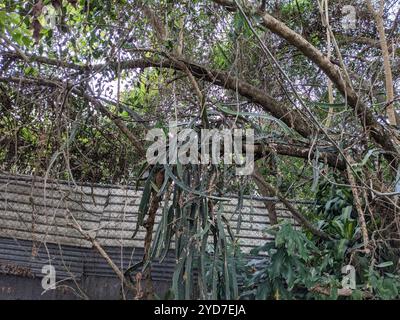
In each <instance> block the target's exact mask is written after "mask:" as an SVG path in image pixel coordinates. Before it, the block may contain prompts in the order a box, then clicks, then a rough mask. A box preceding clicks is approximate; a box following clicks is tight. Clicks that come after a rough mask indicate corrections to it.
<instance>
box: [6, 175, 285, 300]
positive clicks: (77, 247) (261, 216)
mask: <svg viewBox="0 0 400 320" xmlns="http://www.w3.org/2000/svg"><path fill="white" fill-rule="evenodd" d="M141 193H142V191H141V190H138V191H136V190H135V189H134V188H132V187H129V186H115V185H112V186H111V185H98V184H96V185H87V184H80V185H72V184H70V183H68V182H65V181H53V180H48V181H45V180H44V179H43V178H38V177H36V178H34V177H31V176H20V175H18V176H15V175H8V174H0V298H1V297H3V298H7V297H14V298H15V297H21V293H18V292H19V291H18V286H19V284H18V283H19V282H18V281H20V280H18V279H20V278H21V277H23V278H24V279H25V282H24V285H22V284H20V285H22V286H23V287H24V288H25V289H26V288H27V287H26V284H27V283H28V282H29V281H33V283H32V288H31V289H30V290H31V295H32V297H31V298H41V297H42V296H41V295H40V294H38V292H40V288H37V287H38V284H37V283H36V284H34V279H40V278H41V277H42V276H43V274H42V273H41V269H42V266H43V265H46V264H51V265H53V266H55V268H56V270H57V280H58V281H61V282H60V284H61V285H60V288H62V287H63V286H62V284H63V283H68V286H67V285H66V286H65V288H67V287H68V288H69V287H70V288H69V289H68V290H66V291H65V292H66V293H65V292H64V291H63V292H64V294H61V293H60V292H59V291H57V292H52V293H49V292H48V293H46V295H45V296H44V297H47V298H51V299H52V298H54V299H55V298H60V297H61V298H62V297H69V298H71V297H80V298H82V292H80V290H81V288H79V287H78V283H79V285H81V286H82V287H85V289H86V292H91V295H90V298H93V297H94V298H117V296H118V294H119V291H118V290H119V289H118V288H119V285H120V284H119V283H118V280H116V278H115V275H114V273H113V271H112V269H111V268H110V267H109V266H108V264H107V263H106V262H105V260H104V258H103V257H101V256H100V255H99V254H98V253H97V251H95V250H94V249H93V246H92V243H91V242H90V241H88V240H86V239H85V238H84V237H83V236H82V235H81V234H80V233H79V232H78V231H77V230H75V229H74V228H72V227H71V219H72V217H73V219H75V220H76V221H77V222H78V223H79V224H80V225H81V227H82V229H84V230H86V231H89V232H90V234H91V236H92V237H93V238H95V239H96V240H97V241H98V242H99V243H100V245H101V246H103V248H104V249H105V251H106V252H107V253H108V255H109V256H110V258H111V259H112V260H113V261H114V262H115V264H116V265H117V266H119V267H120V269H121V270H126V269H127V268H128V267H129V266H132V265H133V264H135V263H137V262H139V261H141V259H142V256H143V246H144V244H143V241H144V235H145V230H144V228H141V229H140V230H139V232H138V233H137V234H136V236H135V238H133V239H132V235H133V233H134V229H135V226H136V221H137V212H138V206H139V202H140V198H141ZM264 200H266V199H264ZM267 200H271V199H267ZM237 202H238V200H237V198H235V197H232V198H231V201H229V202H227V203H225V204H224V213H223V214H224V216H225V217H226V219H227V221H229V222H230V224H231V227H232V230H236V225H237V223H238V220H239V219H240V220H241V227H240V229H239V230H238V232H237V235H236V236H237V238H238V239H239V242H240V243H241V245H242V248H243V250H244V251H246V252H249V251H250V249H251V248H253V247H256V246H259V245H261V244H262V243H264V242H265V241H266V240H268V237H266V236H265V234H264V232H263V230H265V229H266V228H267V227H268V225H269V221H268V213H267V209H266V208H265V205H264V203H263V201H260V199H258V198H257V199H256V198H254V199H249V198H248V197H247V199H245V200H244V201H243V206H242V208H241V210H240V212H238V210H237ZM276 209H277V212H278V215H279V216H280V217H281V218H287V219H290V215H289V214H288V213H287V212H286V211H285V210H284V209H283V208H282V206H281V205H280V204H279V203H278V204H277V205H276ZM160 218H161V209H160V210H159V212H158V213H157V217H156V224H158V223H159V221H160ZM156 229H157V226H155V230H156ZM154 232H155V231H154ZM174 266H175V259H174V257H173V254H172V252H171V254H169V255H168V256H167V258H166V259H165V260H164V261H163V263H162V264H160V263H157V261H155V262H154V265H153V273H152V276H153V279H154V280H155V281H156V282H158V285H157V286H158V288H159V290H158V291H159V292H161V291H162V290H164V289H166V288H167V287H168V283H169V281H170V279H171V276H172V273H173V270H174ZM6 274H7V278H5V277H6V276H5V275H6ZM96 277H97V278H98V277H102V278H105V277H114V281H113V282H112V281H111V280H104V279H103V280H102V281H103V282H101V281H100V282H99V280H98V279H97V280H93V279H94V278H96ZM28 279H30V280H28ZM90 279H92V280H90ZM10 281H11V283H14V285H12V284H10ZM91 281H92V282H93V283H90V282H91ZM110 281H111V282H110ZM36 282H37V281H36ZM94 283H96V284H94ZM99 283H103V284H104V285H105V287H104V288H99V287H98V286H99ZM73 284H74V285H73ZM157 286H156V287H157ZM13 288H14V289H13ZM71 288H72V289H71ZM20 289H23V288H20ZM10 290H11V292H10ZM13 290H16V291H15V292H13ZM17 291H18V292H17ZM25 291H26V290H25ZM25 291H24V294H23V295H22V296H26V295H29V294H27V293H26V292H25ZM28 291H29V290H28ZM82 291H83V290H82ZM83 296H84V295H83Z"/></svg>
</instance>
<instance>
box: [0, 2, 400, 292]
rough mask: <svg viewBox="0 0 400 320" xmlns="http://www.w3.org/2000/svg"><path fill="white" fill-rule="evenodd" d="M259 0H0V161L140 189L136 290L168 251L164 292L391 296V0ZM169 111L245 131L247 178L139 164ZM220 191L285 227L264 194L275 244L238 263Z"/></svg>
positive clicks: (213, 168)
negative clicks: (279, 208)
mask: <svg viewBox="0 0 400 320" xmlns="http://www.w3.org/2000/svg"><path fill="white" fill-rule="evenodd" d="M263 3H265V8H262V6H261V7H260V3H256V1H242V0H215V1H205V0H191V1H168V0H162V1H151V0H147V1H131V0H121V1H112V0H34V1H18V0H12V1H11V0H0V42H1V48H0V115H1V116H0V145H1V148H0V170H3V171H7V172H11V173H25V174H33V175H38V176H46V177H52V178H61V179H66V180H70V181H81V182H104V183H128V184H135V185H136V184H137V185H138V186H141V187H143V190H144V191H143V197H142V201H141V203H140V208H139V217H138V225H137V228H138V229H139V228H144V229H145V230H146V232H147V237H146V242H145V244H144V245H145V255H144V257H143V263H142V264H141V265H140V266H137V268H133V269H131V270H128V271H127V274H126V275H127V276H129V273H131V275H133V274H134V273H135V272H137V271H139V270H140V271H141V272H143V274H144V275H145V282H144V283H145V285H144V288H145V289H144V292H141V293H140V294H139V293H136V296H137V297H140V298H149V299H151V298H155V295H154V292H153V290H152V285H151V261H153V260H154V259H161V260H162V259H163V258H164V257H165V255H166V253H167V251H168V250H174V251H175V255H176V261H177V264H176V270H175V274H174V278H173V279H172V288H171V291H170V295H169V297H173V298H175V299H191V298H196V297H200V298H201V299H398V298H399V295H400V294H399V289H400V279H399V276H400V275H399V267H400V266H399V248H400V233H399V225H400V220H399V200H398V196H399V192H400V182H399V179H400V169H399V168H400V167H399V164H400V162H399V139H400V135H399V125H400V122H399V121H400V120H399V115H398V109H399V103H398V102H399V96H398V94H399V90H400V87H399V80H400V75H399V70H400V68H399V63H400V59H399V52H400V51H399V50H400V49H399V47H398V38H399V30H400V27H399V26H400V23H399V22H400V21H399V12H400V8H399V4H398V1H396V0H393V1H369V0H368V1H364V0H351V1H342V0H331V1H329V3H328V1H326V0H318V1H305V0H304V1H303V0H301V1H300V0H280V1H263ZM345 5H352V6H354V8H356V9H357V10H356V16H355V18H356V24H355V27H350V28H347V27H344V25H343V23H344V22H343V18H344V15H345V14H346V13H343V12H342V9H343V7H344V6H345ZM170 121H177V123H178V126H179V127H180V128H191V129H194V130H196V131H197V132H200V130H201V129H202V128H215V129H222V128H225V129H232V128H240V129H249V128H252V129H254V130H255V134H256V139H255V146H254V151H255V160H256V167H255V171H254V173H253V174H252V175H249V176H244V177H239V176H236V175H235V168H234V167H232V166H227V165H223V164H220V165H183V164H180V163H178V164H174V165H156V166H153V165H149V164H148V163H147V162H146V157H145V156H146V148H147V147H148V145H149V144H150V142H149V141H146V140H145V135H146V132H147V131H148V130H149V129H151V128H161V129H162V130H164V131H165V132H167V131H168V126H169V122H170ZM232 194H238V195H239V200H240V199H243V196H244V195H254V196H262V197H268V198H273V199H274V200H275V202H276V201H278V202H280V203H282V204H283V205H284V206H285V207H286V210H287V211H288V212H290V214H291V215H292V217H293V221H295V223H294V224H293V223H292V222H289V221H286V220H283V219H281V217H279V215H277V212H276V208H275V202H269V203H267V204H266V211H265V212H266V213H265V215H266V216H268V218H269V221H270V223H271V224H272V226H271V228H269V229H268V230H267V231H266V232H268V233H269V234H271V235H273V236H274V241H272V242H266V243H265V245H264V246H262V247H261V248H259V249H257V250H255V251H253V252H252V253H251V255H250V256H249V255H248V254H247V253H244V252H243V250H241V246H240V242H238V241H237V239H236V238H235V233H234V232H232V228H234V227H236V226H231V225H230V223H229V221H227V219H226V218H225V217H224V215H223V207H224V200H226V197H230V196H231V195H232ZM289 199H297V200H307V201H308V202H307V204H304V205H298V206H294V205H292V204H291V202H289V201H288V200H289ZM239 202H240V201H239ZM157 210H161V212H162V221H161V223H160V224H159V228H158V229H157V230H154V217H155V212H156V211H157ZM0 218H1V216H0ZM153 231H154V232H155V236H154V237H153ZM347 265H351V266H353V267H354V268H355V271H356V287H355V288H350V289H346V288H343V283H342V280H343V277H344V274H343V273H342V268H343V267H344V266H347ZM139 268H140V269H139ZM129 279H135V277H129Z"/></svg>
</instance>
